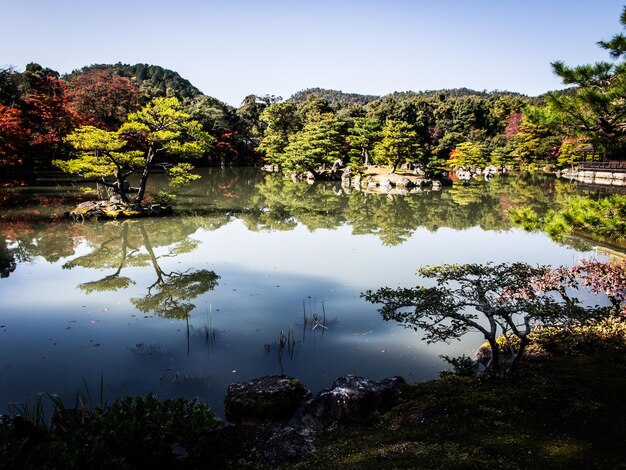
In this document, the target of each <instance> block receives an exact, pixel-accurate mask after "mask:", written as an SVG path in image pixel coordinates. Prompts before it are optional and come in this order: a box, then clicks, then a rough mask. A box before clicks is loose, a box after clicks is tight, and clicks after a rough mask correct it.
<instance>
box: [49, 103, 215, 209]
mask: <svg viewBox="0 0 626 470" xmlns="http://www.w3.org/2000/svg"><path fill="white" fill-rule="evenodd" d="M66 140H67V142H68V143H69V144H71V145H72V146H73V147H74V148H75V149H76V150H77V151H78V157H77V158H73V159H70V160H56V161H55V162H54V164H55V165H56V166H58V167H59V168H61V169H62V170H63V171H66V172H68V173H74V174H79V175H82V176H83V177H85V178H98V179H99V180H100V181H101V182H102V183H103V184H105V185H106V186H109V187H111V188H113V190H114V191H115V192H116V193H117V194H119V195H120V197H121V198H122V200H123V201H124V202H129V198H128V196H127V191H128V184H127V183H126V181H127V179H128V177H129V176H130V175H132V174H133V173H136V172H141V174H140V179H139V185H138V189H137V194H136V196H135V197H134V198H133V199H132V202H133V203H134V205H135V206H139V205H140V204H141V203H142V201H143V198H144V196H145V191H146V184H147V182H148V177H149V175H150V173H151V171H152V170H153V169H154V167H155V166H156V165H161V166H164V167H166V168H167V170H168V174H169V176H170V179H171V182H172V183H174V184H175V185H180V184H184V183H186V182H188V181H191V180H193V179H197V176H196V175H193V174H192V173H191V170H192V169H193V167H192V166H191V164H189V163H185V162H182V163H178V164H175V165H172V164H171V163H170V162H167V161H155V160H156V158H157V156H159V157H160V156H161V155H169V156H170V158H171V157H172V156H177V157H182V158H198V157H200V156H202V155H203V154H204V152H206V151H207V150H208V148H209V145H210V144H211V143H212V142H213V138H212V137H211V136H209V134H207V133H206V132H204V131H202V128H201V126H200V124H199V123H198V122H197V121H193V120H191V119H190V116H189V115H188V114H186V113H184V112H183V111H181V104H180V102H179V101H178V100H177V99H176V98H156V99H154V100H153V101H152V102H150V103H148V105H146V106H145V107H144V108H143V109H141V110H140V111H138V112H136V113H131V114H129V115H128V120H127V122H125V123H124V124H123V125H122V126H121V127H120V129H119V130H118V131H117V132H109V131H104V130H102V129H97V128H95V127H93V126H83V127H80V128H79V129H77V130H75V131H74V132H72V133H71V134H70V135H69V136H68V137H67V139H66Z"/></svg>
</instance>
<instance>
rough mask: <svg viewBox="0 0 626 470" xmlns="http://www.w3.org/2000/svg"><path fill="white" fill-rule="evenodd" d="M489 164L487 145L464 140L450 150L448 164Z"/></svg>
mask: <svg viewBox="0 0 626 470" xmlns="http://www.w3.org/2000/svg"><path fill="white" fill-rule="evenodd" d="M486 164H487V152H486V149H485V146H484V145H483V144H481V143H476V142H462V143H460V144H459V145H457V146H456V148H455V149H453V150H452V151H451V152H450V160H449V161H448V165H449V166H450V168H451V169H454V168H475V167H483V166H485V165H486Z"/></svg>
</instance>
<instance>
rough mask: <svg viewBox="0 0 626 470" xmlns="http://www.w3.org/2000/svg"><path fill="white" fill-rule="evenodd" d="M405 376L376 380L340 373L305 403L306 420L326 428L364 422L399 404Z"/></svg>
mask: <svg viewBox="0 0 626 470" xmlns="http://www.w3.org/2000/svg"><path fill="white" fill-rule="evenodd" d="M405 383H406V382H405V381H404V379H403V378H402V377H391V378H389V379H384V380H381V381H380V382H376V381H373V380H369V379H364V378H362V377H357V376H354V375H348V376H345V377H339V378H338V379H337V380H335V382H334V383H333V384H332V386H331V387H330V388H328V389H325V390H322V391H321V392H320V393H318V394H317V395H316V396H315V397H314V398H311V399H310V400H308V401H307V402H306V403H305V404H304V405H303V407H302V415H301V421H302V424H303V425H305V426H308V427H310V428H313V429H323V428H326V427H330V426H333V425H335V424H350V423H357V422H364V421H367V420H368V419H370V418H372V417H374V416H376V415H378V414H380V413H384V412H385V411H387V410H389V409H390V408H391V407H392V406H393V405H395V404H396V402H397V400H398V398H399V396H400V391H401V389H402V386H403V385H404V384H405Z"/></svg>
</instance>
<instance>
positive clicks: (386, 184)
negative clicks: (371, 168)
mask: <svg viewBox="0 0 626 470" xmlns="http://www.w3.org/2000/svg"><path fill="white" fill-rule="evenodd" d="M378 184H379V185H380V187H381V188H387V189H391V188H392V187H393V183H392V182H391V180H390V179H389V178H382V179H381V180H380V181H379V182H378Z"/></svg>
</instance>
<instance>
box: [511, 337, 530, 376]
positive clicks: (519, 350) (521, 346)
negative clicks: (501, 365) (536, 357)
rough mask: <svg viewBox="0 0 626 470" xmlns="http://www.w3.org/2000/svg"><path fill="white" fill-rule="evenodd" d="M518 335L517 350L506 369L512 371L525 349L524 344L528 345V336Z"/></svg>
mask: <svg viewBox="0 0 626 470" xmlns="http://www.w3.org/2000/svg"><path fill="white" fill-rule="evenodd" d="M518 337H519V347H518V348H517V352H516V353H515V355H514V356H513V360H512V361H511V365H510V366H509V369H508V371H509V372H513V371H514V370H515V369H516V368H517V364H518V363H519V361H520V359H521V358H522V356H523V355H524V351H525V350H526V345H528V338H527V337H526V335H521V336H518Z"/></svg>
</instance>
